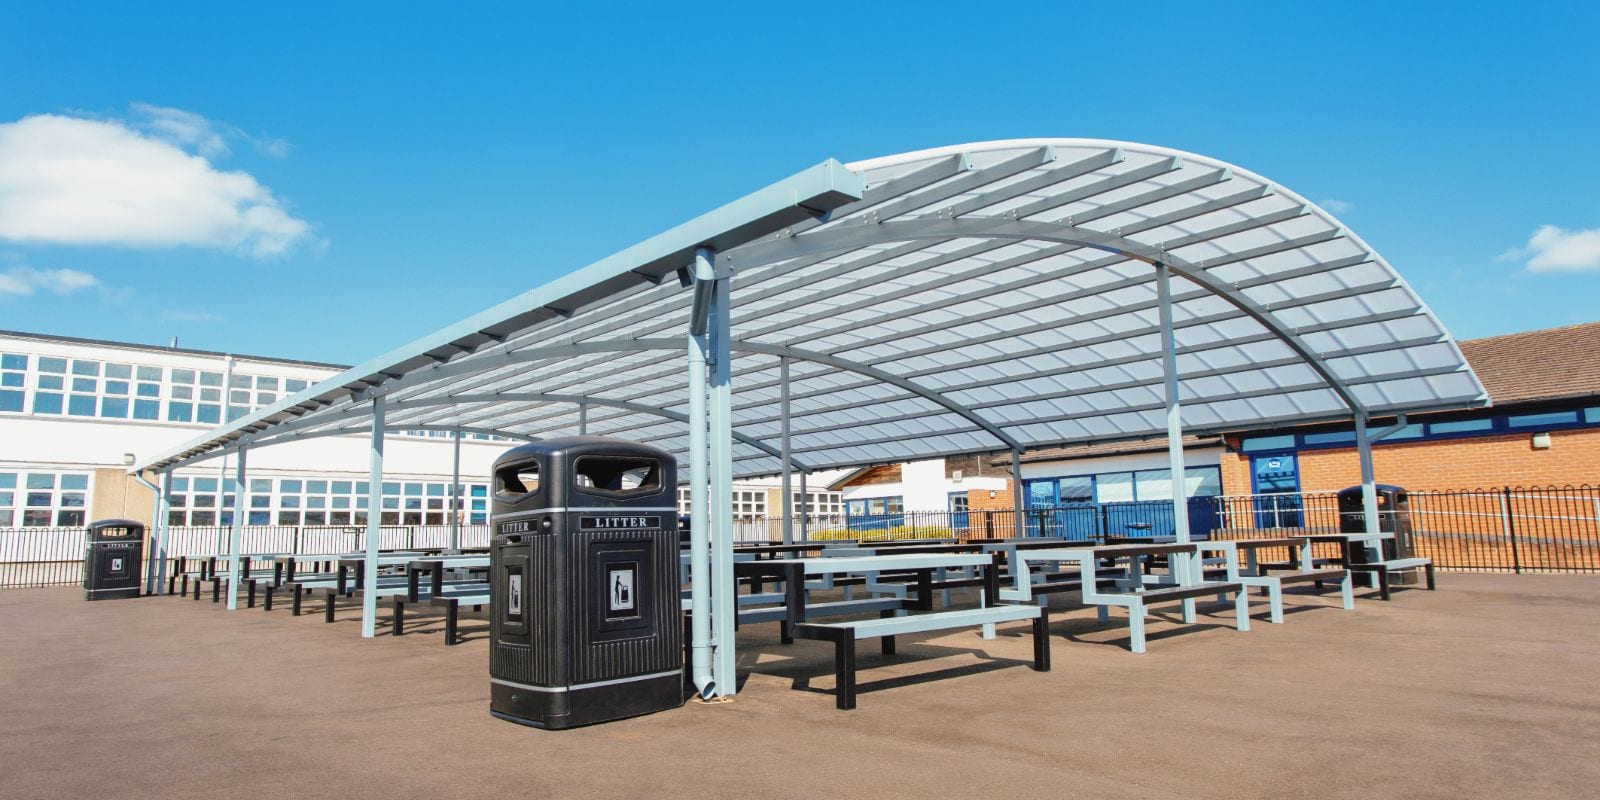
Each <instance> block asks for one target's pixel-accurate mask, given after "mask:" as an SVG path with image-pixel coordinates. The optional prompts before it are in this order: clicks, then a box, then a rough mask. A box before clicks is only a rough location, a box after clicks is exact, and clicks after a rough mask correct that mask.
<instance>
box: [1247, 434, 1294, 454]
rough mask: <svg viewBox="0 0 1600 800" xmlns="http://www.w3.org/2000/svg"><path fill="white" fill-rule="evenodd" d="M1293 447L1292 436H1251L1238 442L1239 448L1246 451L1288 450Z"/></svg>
mask: <svg viewBox="0 0 1600 800" xmlns="http://www.w3.org/2000/svg"><path fill="white" fill-rule="evenodd" d="M1293 447H1294V437H1293V436H1252V437H1250V438H1247V439H1245V440H1244V441H1243V442H1240V443H1239V449H1240V450H1243V451H1245V452H1246V453H1254V452H1257V451H1259V450H1289V449H1292V448H1293Z"/></svg>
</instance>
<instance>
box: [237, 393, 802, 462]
mask: <svg viewBox="0 0 1600 800" xmlns="http://www.w3.org/2000/svg"><path fill="white" fill-rule="evenodd" d="M497 402H509V403H573V404H583V403H587V404H589V405H592V406H605V407H608V408H619V409H623V410H626V411H632V412H635V413H639V414H650V415H652V416H657V417H665V418H666V419H670V420H673V421H675V422H683V423H688V421H689V416H688V415H687V414H682V413H679V412H677V411H669V410H667V409H664V408H655V407H652V406H647V405H643V404H641V403H630V402H627V401H624V400H610V399H607V398H603V397H583V396H581V395H563V394H543V393H537V392H533V393H529V392H509V393H506V394H476V395H455V396H451V397H428V398H421V399H417V400H391V401H389V402H387V403H385V404H384V407H385V409H386V410H387V411H402V410H405V409H408V408H430V407H433V406H451V405H463V404H467V403H497ZM370 413H371V412H369V411H366V410H365V409H363V408H356V409H351V410H349V411H346V412H344V413H341V414H339V415H337V416H331V417H312V418H306V419H304V420H293V421H290V422H285V423H282V424H279V425H276V426H273V427H272V428H271V429H270V430H271V435H267V436H261V437H259V438H252V439H250V440H249V441H248V442H247V443H246V444H247V445H251V446H253V445H256V444H270V443H274V442H278V441H281V440H285V439H299V438H309V436H307V435H306V434H305V433H303V432H302V433H297V431H302V429H305V428H314V427H317V426H320V425H328V424H336V423H339V422H343V421H346V420H357V419H365V418H366V417H367V416H369V415H370ZM297 423H301V424H297ZM393 427H394V429H395V430H403V431H415V430H451V431H454V430H460V431H462V432H465V433H487V434H490V435H493V436H510V437H513V438H518V439H526V440H528V441H537V438H536V437H532V436H528V435H526V434H521V433H510V432H507V431H503V430H499V429H497V428H475V427H472V426H463V425H439V424H428V423H417V424H409V423H406V422H403V421H396V422H395V423H394V426H393ZM351 430H361V429H359V428H358V429H340V432H343V433H347V432H350V431H351ZM314 432H316V433H320V431H314ZM733 438H734V439H735V440H737V441H739V442H743V443H744V444H747V445H750V446H751V447H754V448H756V449H757V450H760V451H761V452H763V453H766V454H767V455H770V456H772V457H773V458H776V459H778V460H779V461H780V463H781V462H782V460H783V454H782V453H781V452H780V451H779V450H778V449H777V448H776V447H773V446H771V445H769V444H767V443H765V442H763V441H761V440H759V439H755V438H753V437H751V436H748V435H746V434H742V433H739V432H738V431H734V433H733ZM789 463H790V465H792V466H793V467H794V468H795V469H799V470H804V471H807V472H810V471H811V468H810V467H808V466H806V465H805V464H803V463H801V462H800V461H799V460H797V459H794V458H790V459H789Z"/></svg>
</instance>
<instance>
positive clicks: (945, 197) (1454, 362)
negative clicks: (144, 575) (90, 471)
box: [144, 139, 1488, 476]
mask: <svg viewBox="0 0 1600 800" xmlns="http://www.w3.org/2000/svg"><path fill="white" fill-rule="evenodd" d="M797 187H800V188H797ZM774 197H777V198H779V199H778V200H776V201H772V198H774ZM797 198H798V199H797ZM763 199H765V200H766V201H772V202H775V203H776V205H777V207H781V208H782V209H786V210H784V211H782V212H781V213H776V212H774V213H769V214H768V216H767V217H765V218H763V219H764V222H763V223H762V224H754V223H751V222H749V221H747V220H743V219H742V218H740V217H739V215H738V214H732V213H724V212H727V210H728V209H734V208H736V207H737V208H741V209H742V208H747V207H754V206H761V202H758V201H762V200H763ZM741 204H743V205H741ZM769 204H770V203H769ZM786 204H787V205H786ZM791 211H792V212H793V213H790V212H791ZM763 213H766V212H763ZM719 215H720V216H719ZM747 216H748V215H747ZM690 226H699V227H698V228H695V229H693V230H690ZM706 231H710V233H707V232H706ZM695 241H699V242H701V243H703V244H710V245H713V246H715V247H716V249H717V252H718V255H717V266H718V268H719V269H721V270H725V271H728V272H731V276H732V277H731V302H732V310H731V319H732V328H731V331H732V348H733V391H734V394H733V419H734V428H735V431H734V433H735V442H734V459H735V464H734V468H735V474H737V475H741V476H749V475H757V474H771V473H773V472H775V471H777V470H779V469H780V468H781V464H780V461H779V450H778V447H779V441H778V439H779V430H780V415H781V405H780V402H781V401H780V398H781V394H782V392H781V380H780V374H781V373H780V365H781V362H782V361H783V360H785V359H787V361H788V362H789V378H790V381H789V383H790V388H789V397H790V408H791V420H792V422H791V431H792V436H791V453H792V455H793V461H794V463H795V465H796V466H798V467H800V468H803V469H823V468H833V467H845V466H856V465H861V464H870V463H882V462H889V461H899V460H906V459H916V458H928V457H935V456H941V455H952V454H959V453H969V452H988V451H996V450H1008V449H1014V448H1032V447H1043V446H1057V445H1063V444H1073V443H1084V442H1095V441H1106V440H1115V439H1127V438H1139V437H1146V436H1152V435H1161V434H1163V433H1165V431H1166V426H1165V414H1164V399H1163V385H1162V368H1161V347H1160V332H1159V331H1160V329H1159V320H1158V315H1159V307H1158V305H1159V304H1158V299H1157V291H1156V282H1155V273H1156V270H1155V268H1154V266H1153V265H1154V264H1155V263H1158V262H1159V263H1163V264H1166V265H1168V266H1169V267H1170V270H1171V273H1172V275H1173V278H1172V295H1173V319H1174V338H1175V343H1176V347H1177V365H1178V370H1179V376H1180V396H1181V399H1182V404H1183V420H1184V424H1185V428H1186V430H1190V431H1202V430H1209V431H1217V430H1242V429H1250V428H1255V427H1261V426H1268V425H1279V424H1284V423H1293V422H1302V421H1304V422H1309V421H1316V420H1329V419H1337V418H1348V417H1350V416H1351V415H1352V413H1364V414H1367V415H1369V416H1370V415H1381V414H1392V413H1397V412H1419V411H1427V410H1442V409H1451V408H1463V407H1470V406H1476V405H1484V404H1487V402H1488V397H1487V395H1486V393H1485V392H1484V389H1483V387H1482V385H1481V384H1480V383H1479V382H1478V380H1477V378H1476V376H1474V375H1473V374H1472V371H1471V369H1470V368H1469V367H1468V366H1467V364H1466V361H1465V359H1464V358H1463V357H1462V355H1461V352H1460V350H1459V349H1458V348H1457V347H1456V345H1455V342H1454V341H1453V340H1452V339H1451V337H1450V335H1449V333H1448V332H1447V331H1446V330H1445V328H1444V326H1443V325H1441V324H1440V323H1439V321H1438V320H1437V318H1435V317H1434V316H1433V314H1432V313H1431V312H1430V311H1429V310H1428V308H1427V306H1426V305H1424V304H1423V302H1422V300H1421V299H1420V298H1419V297H1418V296H1417V294H1416V293H1415V292H1414V291H1413V290H1412V289H1411V287H1410V286H1408V285H1407V284H1406V283H1405V281H1404V280H1402V279H1401V277H1400V276H1399V275H1398V274H1397V273H1396V272H1395V270H1394V269H1393V268H1392V267H1391V266H1390V265H1389V264H1388V263H1387V262H1386V261H1384V260H1383V258H1382V257H1381V256H1379V255H1378V254H1377V253H1376V252H1374V251H1373V250H1372V248H1370V247H1368V246H1367V244H1366V243H1365V242H1363V241H1362V240H1361V239H1360V238H1359V237H1357V236H1355V235H1354V234H1353V233H1351V232H1350V231H1348V230H1347V229H1346V228H1345V227H1344V226H1343V225H1341V224H1340V223H1339V221H1338V220H1336V219H1334V218H1333V216H1332V215H1330V214H1328V213H1327V212H1326V211H1324V210H1322V209H1320V208H1318V207H1316V206H1315V205H1313V204H1311V203H1309V202H1307V201H1306V200H1305V199H1303V198H1301V197H1300V196H1298V195H1296V194H1294V193H1293V192H1291V191H1289V190H1287V189H1285V188H1283V187H1281V186H1278V185H1277V184H1274V183H1272V182H1270V181H1268V180H1266V179H1265V178H1262V177H1260V176H1258V175H1255V174H1254V173H1251V172H1248V171H1246V170H1243V169H1241V168H1238V167H1234V166H1232V165H1229V164H1225V163H1222V162H1220V161H1216V160H1214V159H1209V158H1205V157H1203V156H1197V155H1194V154H1190V153H1182V152H1178V151H1174V150H1169V149H1165V148H1160V147H1153V146H1148V145H1140V144H1130V143H1123V142H1108V141H1092V140H1081V139H1040V140H1025V141H1003V142H988V143H982V144H972V145H962V146H957V147H948V148H942V149H938V150H928V151H922V152H917V153H908V154H903V155H897V156H891V157H887V158H880V159H873V160H870V161H863V162H858V163H855V164H849V165H839V164H838V163H837V162H831V161H830V162H826V163H825V164H823V165H820V166H819V167H816V168H813V169H812V170H808V171H806V172H804V173H800V174H798V175H797V176H795V177H794V178H791V179H789V180H788V181H786V182H783V183H780V184H774V186H771V187H767V188H766V189H763V190H761V191H759V192H757V193H755V194H752V195H751V196H750V197H747V198H743V199H741V200H740V201H736V202H735V203H733V204H730V205H729V206H727V207H725V208H724V209H719V210H718V211H717V212H713V214H709V215H707V216H705V217H702V218H700V219H697V220H695V221H693V222H692V223H686V225H685V226H680V228H675V229H673V230H672V231H668V232H667V233H664V234H662V235H661V236H660V237H656V238H654V239H652V240H648V241H647V242H645V243H641V245H639V246H636V247H635V248H630V249H629V250H627V251H623V252H622V253H619V254H618V255H616V256H613V257H611V258H610V259H607V260H605V261H602V262H600V263H598V264H595V265H591V266H589V267H586V268H584V269H583V270H580V271H578V272H576V273H574V274H573V275H571V276H568V277H566V278H563V279H561V280H558V281H556V282H553V283H552V284H549V285H547V286H545V287H541V288H540V289H536V290H533V291H531V292H528V293H526V294H524V295H522V296H519V297H518V298H515V299H513V300H512V301H508V302H507V303H502V304H501V305H500V306H496V307H495V308H493V309H490V310H489V311H486V312H484V313H483V314H479V315H477V316H475V317H473V318H471V319H469V320H466V321H464V322H462V323H460V324H458V325H455V326H451V327H450V328H447V329H445V330H443V331H440V332H437V333H435V334H433V335H430V336H428V337H424V338H423V339H420V340H418V341H417V342H415V343H413V344H412V345H408V346H406V347H403V348H400V349H398V350H396V351H394V352H393V353H390V354H387V355H385V356H383V357H380V358H379V359H375V360H374V361H372V362H369V363H367V364H364V365H362V366H360V367H356V368H353V369H352V370H349V371H347V372H346V373H343V374H341V375H338V376H335V377H333V378H330V379H329V380H327V381H324V382H323V383H321V384H319V385H317V386H314V387H311V388H310V389H308V390H306V391H305V392H302V393H300V394H298V395H296V396H294V397H291V398H288V399H286V400H285V401H283V402H282V403H280V404H278V405H277V406H274V407H272V408H269V409H265V410H263V411H261V412H257V413H256V414H253V415H251V416H249V417H246V418H245V419H243V420H240V421H238V422H236V423H233V424H231V425H228V426H224V427H222V428H219V429H217V430H215V431H213V432H211V433H209V434H207V435H206V436H205V437H202V438H201V439H197V440H196V441H195V442H192V443H190V444H188V445H185V446H184V447H182V448H179V449H178V450H175V451H174V452H172V453H169V454H165V455H163V456H160V457H158V458H156V459H154V460H152V461H151V462H149V463H148V464H147V465H144V466H155V467H170V466H172V465H175V464H179V463H185V462H188V461H191V460H196V459H199V458H204V457H207V456H209V455H211V454H214V453H216V452H217V451H219V450H220V449H223V448H228V447H236V446H238V445H240V444H243V443H250V444H267V443H270V442H274V441H284V440H289V439H293V438H305V437H310V436H323V435H339V434H347V433H353V432H359V431H360V430H362V429H364V428H365V427H366V426H368V425H370V415H371V401H372V400H373V399H374V398H376V397H382V398H384V402H385V403H386V409H387V411H386V416H387V425H388V426H389V427H391V428H394V429H405V428H416V427H422V426H431V427H432V428H434V429H440V430H447V429H461V430H473V431H496V432H500V433H503V434H505V435H508V436H513V437H517V438H539V437H547V436H557V435H566V434H571V433H574V432H576V429H577V427H578V425H579V419H580V417H583V418H584V419H586V420H587V426H588V430H589V432H590V433H594V434H604V435H608V436H620V437H626V438H632V439H638V440H642V441H647V442H651V443H654V444H657V445H660V446H663V447H665V448H667V449H669V450H673V451H675V452H678V453H680V454H683V453H684V451H685V450H686V448H687V446H688V435H687V424H686V421H687V415H688V390H687V378H686V375H687V370H686V366H685V347H686V343H685V332H686V331H687V329H688V326H689V315H690V309H691V306H692V304H693V291H692V289H691V288H688V287H687V282H686V281H679V280H676V279H674V277H673V273H674V272H675V271H678V270H680V269H682V268H683V267H684V266H686V265H687V263H688V259H689V258H692V247H690V246H689V245H692V244H693V243H694V242H695ZM663 242H664V243H665V244H662V243H663ZM657 245H659V246H657ZM580 407H582V408H584V410H583V411H582V412H581V413H580V410H579V409H580Z"/></svg>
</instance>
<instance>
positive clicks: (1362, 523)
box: [1339, 483, 1418, 585]
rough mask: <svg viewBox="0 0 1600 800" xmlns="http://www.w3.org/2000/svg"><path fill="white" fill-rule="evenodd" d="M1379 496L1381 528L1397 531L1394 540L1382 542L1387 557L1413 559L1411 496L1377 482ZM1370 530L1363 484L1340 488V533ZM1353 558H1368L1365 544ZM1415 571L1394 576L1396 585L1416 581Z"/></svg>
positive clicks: (1383, 531) (1390, 531)
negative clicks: (1362, 491) (1362, 493)
mask: <svg viewBox="0 0 1600 800" xmlns="http://www.w3.org/2000/svg"><path fill="white" fill-rule="evenodd" d="M1374 488H1375V489H1376V490H1377V497H1378V530H1379V531H1380V532H1382V533H1392V534H1394V538H1393V539H1389V540H1386V541H1385V542H1384V543H1383V547H1382V552H1383V557H1384V558H1386V559H1392V558H1410V557H1411V555H1412V551H1411V497H1410V494H1409V493H1408V492H1406V490H1405V489H1403V488H1401V487H1399V486H1390V485H1388V484H1385V483H1379V484H1375V487H1374ZM1366 530H1367V512H1366V507H1365V505H1364V504H1363V502H1362V498H1361V487H1360V486H1351V487H1349V488H1346V489H1340V490H1339V532H1340V533H1365V532H1366ZM1352 555H1353V557H1354V559H1355V560H1356V561H1358V562H1359V561H1365V560H1366V559H1367V557H1368V556H1367V549H1366V548H1365V547H1358V548H1354V552H1353V554H1352ZM1417 578H1418V576H1417V571H1416V570H1403V571H1400V572H1397V573H1395V574H1394V576H1393V577H1392V578H1391V580H1392V581H1394V582H1395V583H1397V584H1402V585H1404V584H1414V583H1416V582H1417Z"/></svg>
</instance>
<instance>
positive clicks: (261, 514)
mask: <svg viewBox="0 0 1600 800" xmlns="http://www.w3.org/2000/svg"><path fill="white" fill-rule="evenodd" d="M246 519H247V524H250V525H269V524H271V523H272V512H271V511H252V512H250V515H249V516H248V517H247V518H246Z"/></svg>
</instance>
